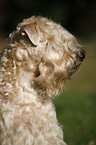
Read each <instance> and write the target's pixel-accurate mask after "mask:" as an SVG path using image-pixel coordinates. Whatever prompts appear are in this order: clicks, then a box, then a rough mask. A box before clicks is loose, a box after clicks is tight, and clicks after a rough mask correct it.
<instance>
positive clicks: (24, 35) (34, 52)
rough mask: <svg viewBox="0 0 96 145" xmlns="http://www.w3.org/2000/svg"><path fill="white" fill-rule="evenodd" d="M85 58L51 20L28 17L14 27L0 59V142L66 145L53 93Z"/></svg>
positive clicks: (10, 144)
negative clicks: (57, 116)
mask: <svg viewBox="0 0 96 145" xmlns="http://www.w3.org/2000/svg"><path fill="white" fill-rule="evenodd" d="M84 57H85V51H84V49H83V48H82V47H81V46H80V45H79V44H78V42H77V40H76V39H75V37H74V36H73V35H72V34H70V33H69V32H68V31H67V30H65V29H64V28H63V27H62V26H60V25H59V24H56V23H55V22H53V21H52V20H48V19H47V18H42V17H34V16H33V17H31V18H29V19H26V20H23V22H22V23H20V24H19V25H18V26H17V28H16V31H14V32H13V33H12V34H10V35H9V41H8V43H7V46H6V47H5V48H4V49H3V51H2V53H1V59H0V145H65V142H64V141H63V131H62V128H61V127H60V126H59V124H58V121H57V119H56V112H55V107H54V105H53V104H52V98H53V97H54V96H56V95H58V94H59V93H60V91H61V90H62V88H63V86H64V84H65V81H66V80H67V79H69V78H70V77H71V76H72V74H73V73H74V72H75V71H76V70H77V68H78V66H79V65H80V64H81V62H82V61H83V59H84Z"/></svg>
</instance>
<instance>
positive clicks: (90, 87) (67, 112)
mask: <svg viewBox="0 0 96 145" xmlns="http://www.w3.org/2000/svg"><path fill="white" fill-rule="evenodd" d="M84 44H85V46H86V47H87V57H86V59H85V61H84V63H83V64H82V66H81V69H80V71H78V72H76V74H75V76H74V78H73V79H72V80H69V81H68V82H67V83H66V84H65V89H64V92H63V93H62V94H61V95H60V96H59V97H57V98H56V99H55V100H54V104H55V106H56V111H57V118H58V120H59V122H60V125H62V126H63V130H64V140H65V141H66V142H67V143H68V145H95V144H96V42H95V40H93V39H92V40H91V41H85V43H84Z"/></svg>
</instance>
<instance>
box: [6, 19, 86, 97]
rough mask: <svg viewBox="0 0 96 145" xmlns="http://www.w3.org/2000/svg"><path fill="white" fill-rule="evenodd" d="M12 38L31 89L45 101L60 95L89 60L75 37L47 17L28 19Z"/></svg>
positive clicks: (20, 25)
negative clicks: (82, 64) (63, 88)
mask: <svg viewBox="0 0 96 145" xmlns="http://www.w3.org/2000/svg"><path fill="white" fill-rule="evenodd" d="M9 37H10V42H9V45H10V46H11V47H12V49H13V50H14V52H15V54H14V55H15V60H16V61H17V62H16V63H17V64H21V69H22V70H23V72H26V73H27V77H28V78H27V81H29V84H30V85H29V86H30V89H31V88H32V89H34V90H36V92H37V93H38V94H39V95H40V96H43V97H44V98H46V97H49V98H51V97H52V96H55V95H57V94H58V93H59V92H60V90H61V88H62V86H63V85H64V82H65V81H66V80H67V79H68V78H70V77H71V76H72V74H73V73H74V72H75V71H76V70H77V68H78V67H79V66H80V64H81V62H82V61H83V59H84V58H85V50H84V49H83V48H82V47H81V46H80V45H79V44H78V42H77V40H76V39H75V37H74V36H73V35H72V34H70V33H69V32H68V31H67V30H65V29H64V28H63V27H62V26H60V25H59V24H56V23H55V22H53V21H51V20H48V19H47V18H42V17H31V18H29V19H26V20H24V21H23V22H22V23H20V24H19V25H18V26H17V30H16V31H15V32H13V33H12V34H10V36H9ZM28 74H29V75H28ZM25 76H26V75H25ZM29 76H30V77H29ZM25 81H26V79H25Z"/></svg>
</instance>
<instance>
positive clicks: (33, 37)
mask: <svg viewBox="0 0 96 145" xmlns="http://www.w3.org/2000/svg"><path fill="white" fill-rule="evenodd" d="M24 33H25V34H27V36H28V37H29V39H30V41H31V42H32V43H33V44H34V45H38V42H39V34H38V31H37V30H36V25H35V24H28V25H25V26H23V27H22V35H24Z"/></svg>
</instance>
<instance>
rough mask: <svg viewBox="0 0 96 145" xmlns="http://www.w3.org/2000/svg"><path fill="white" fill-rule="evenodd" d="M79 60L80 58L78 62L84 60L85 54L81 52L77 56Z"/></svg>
mask: <svg viewBox="0 0 96 145" xmlns="http://www.w3.org/2000/svg"><path fill="white" fill-rule="evenodd" d="M79 58H80V60H81V62H82V61H83V60H84V58H85V53H84V52H81V53H80V55H79Z"/></svg>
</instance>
